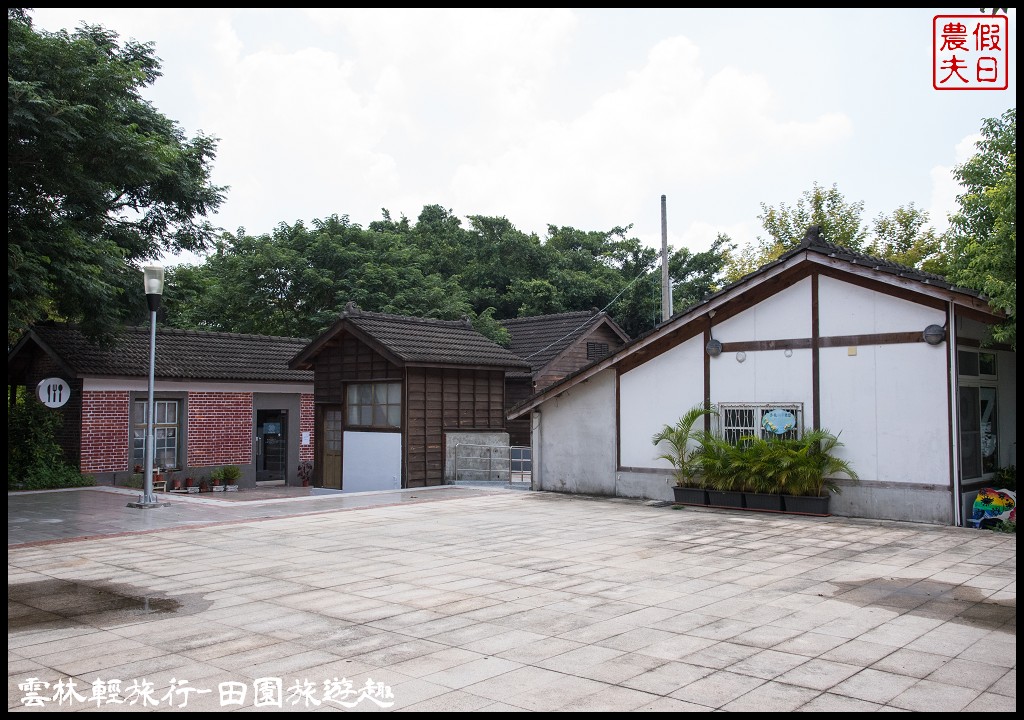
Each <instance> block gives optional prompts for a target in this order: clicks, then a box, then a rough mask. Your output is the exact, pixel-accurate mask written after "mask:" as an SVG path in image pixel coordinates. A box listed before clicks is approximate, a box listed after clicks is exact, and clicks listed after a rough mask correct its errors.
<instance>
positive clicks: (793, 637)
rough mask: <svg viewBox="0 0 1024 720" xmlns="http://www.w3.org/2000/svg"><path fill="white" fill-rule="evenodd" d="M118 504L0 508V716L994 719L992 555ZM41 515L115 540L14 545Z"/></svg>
mask: <svg viewBox="0 0 1024 720" xmlns="http://www.w3.org/2000/svg"><path fill="white" fill-rule="evenodd" d="M431 493H436V494H431ZM412 495H416V496H417V497H416V498H412V497H411V496H412ZM124 501H125V497H124V496H123V495H116V494H114V493H110V492H103V491H97V490H90V491H75V492H67V493H45V494H39V495H34V496H33V495H16V496H15V495H9V496H8V505H9V510H8V512H9V522H8V527H9V536H8V537H9V540H8V541H9V547H8V707H9V708H10V709H12V710H20V711H28V712H38V711H44V710H62V711H67V710H93V711H96V710H102V711H107V710H117V709H127V710H135V711H138V710H143V709H145V710H165V711H166V710H179V709H181V710H217V711H220V710H238V709H241V710H279V709H281V708H278V707H276V706H275V705H274V704H273V703H275V702H278V701H279V702H280V703H281V704H282V705H283V708H284V709H292V710H318V711H320V710H339V709H347V708H349V707H351V708H352V709H355V710H378V709H381V708H380V706H381V705H383V706H385V708H384V709H390V710H410V711H435V710H440V711H444V710H466V711H477V710H484V711H495V710H499V711H500V710H520V709H523V710H584V711H585V710H592V711H601V710H610V711H616V710H624V711H632V710H648V711H652V710H653V711H673V710H680V711H707V710H713V709H721V710H724V711H730V712H743V711H775V712H784V711H792V710H799V711H876V710H889V711H891V710H909V711H919V712H948V711H954V712H960V711H962V712H979V711H981V712H984V711H1009V712H1012V711H1015V710H1016V702H1017V701H1016V667H1017V664H1016V644H1017V643H1016V641H1017V636H1016V536H1015V535H1003V534H997V533H992V532H988V531H978V530H969V529H962V528H947V527H933V526H925V525H912V524H904V523H889V522H868V521H853V520H845V519H838V518H807V517H796V516H787V515H761V514H756V513H743V512H730V511H716V510H705V509H686V510H673V509H672V508H670V507H653V506H649V505H645V504H643V503H641V502H633V501H622V500H608V499H605V500H592V499H586V498H580V497H569V496H560V495H554V494H549V493H521V492H499V491H487V490H480V489H471V488H446V489H443V490H441V491H431V492H423V491H406V492H404V493H391V494H388V495H387V496H374V497H373V498H371V497H370V496H363V500H362V501H360V503H361V505H360V506H357V505H355V504H349V505H345V506H340V507H339V506H329V505H328V503H338V502H341V499H339V498H337V497H324V498H306V499H301V500H299V499H296V500H278V501H257V502H256V503H230V505H231V507H225V505H228V504H229V503H222V504H221V505H210V504H209V503H205V504H204V503H182V504H180V506H179V504H176V505H175V506H174V507H172V508H161V509H158V510H136V511H134V513H135V514H128V515H126V514H125V513H124V512H123V510H122V507H121V506H122V505H123V503H124ZM356 501H357V498H355V497H350V498H349V502H350V503H354V502H356ZM76 502H77V503H78V507H79V508H80V513H81V514H82V515H83V517H79V518H77V519H74V518H73V515H74V513H73V512H72V511H71V510H69V506H70V505H74V504H75V503H76ZM258 503H263V504H258ZM372 503H376V504H372ZM48 505H49V506H52V509H51V511H50V513H51V518H50V519H57V520H61V521H62V522H57V523H50V525H67V524H68V523H69V521H71V520H74V522H73V523H71V524H73V525H74V526H75V527H76V528H77V532H78V533H79V534H81V535H93V536H95V535H101V534H103V533H107V532H121V534H120V535H111V536H108V537H92V538H86V539H73V536H74V533H71V532H68V533H64V534H61V533H53V536H54V538H53V539H46V538H42V537H39V535H38V533H37V532H36V528H37V526H38V525H40V524H42V525H46V523H43V522H41V521H42V520H45V519H46V516H47V511H46V507H47V506H48ZM168 511H170V512H168ZM245 513H248V515H247V516H246V515H245ZM296 513H298V514H296ZM139 514H141V515H142V516H143V517H142V518H141V519H140V518H139ZM268 516H269V517H268ZM19 518H31V519H32V522H25V521H19V522H12V519H13V520H18V519H19ZM89 518H91V520H90V519H89ZM119 522H120V523H122V526H121V527H120V528H118V527H117V526H118V523H119ZM90 523H91V524H90ZM184 523H189V524H187V525H186V524H184ZM12 527H13V530H12ZM125 530H134V531H137V532H130V533H125V532H124V531H125ZM26 542H27V544H25V543H26ZM69 680H73V681H74V688H73V689H74V692H72V691H71V690H69ZM112 680H120V683H118V684H117V687H116V691H115V686H114V685H112V684H111V681H112ZM97 681H100V682H97ZM186 681H187V682H186ZM278 683H279V685H278ZM278 687H279V688H280V689H279V690H278V689H276V688H278ZM243 688H244V689H245V696H244V698H241V699H239V700H238V704H230V703H231V701H233V700H235V699H238V696H237V695H236V696H232V695H230V694H225V695H224V696H222V695H221V692H222V691H224V692H225V693H229V692H230V691H232V690H234V691H240V690H241V689H243ZM257 688H259V689H260V691H261V692H259V693H257V692H256V689H257ZM147 690H148V692H147ZM146 697H149V698H150V699H151V700H150V704H149V705H147V706H145V707H143V703H145V702H146V700H145V698H146ZM36 698H39V699H38V700H37V699H36ZM52 698H57V699H52ZM119 700H121V701H123V702H122V703H118V701H119ZM133 701H134V703H135V704H134V705H132V704H131V703H132V702H133ZM186 702H187V705H186V707H184V708H180V706H181V705H182V704H184V703H186ZM152 703H156V705H155V706H154V705H153V704H152Z"/></svg>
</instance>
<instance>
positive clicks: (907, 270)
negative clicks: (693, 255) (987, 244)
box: [630, 225, 985, 344]
mask: <svg viewBox="0 0 1024 720" xmlns="http://www.w3.org/2000/svg"><path fill="white" fill-rule="evenodd" d="M808 251H809V252H814V253H818V254H820V255H825V256H827V257H834V258H837V259H839V260H843V261H845V262H847V263H850V264H851V265H859V266H860V267H864V268H867V269H869V270H874V271H875V272H882V273H888V274H890V275H893V276H895V277H902V278H907V279H909V280H916V281H917V282H920V283H924V284H925V285H932V286H934V287H939V288H943V289H946V290H952V291H954V292H957V293H961V294H963V295H969V296H972V297H976V298H982V299H984V298H985V296H984V295H983V294H982V293H980V292H978V291H977V290H973V289H971V288H966V287H963V286H960V285H955V284H954V283H951V282H950V281H949V280H947V279H946V278H944V277H942V276H941V275H936V274H935V273H929V272H925V271H924V270H918V269H916V268H912V267H910V266H908V265H901V264H899V263H897V262H893V261H892V260H885V259H883V258H878V257H874V256H872V255H868V254H867V253H862V252H860V251H857V250H851V249H849V248H846V247H843V246H842V245H836V244H835V243H831V242H828V241H827V240H824V239H822V237H821V229H820V228H819V227H818V226H817V225H811V226H810V227H809V228H807V232H806V233H805V234H804V239H803V240H801V241H800V244H799V245H796V246H794V247H792V248H790V249H789V250H787V251H786V252H784V253H783V254H782V255H780V256H779V258H778V259H777V260H773V261H772V262H770V263H766V264H764V265H762V266H761V267H759V268H757V269H756V270H754V271H753V272H751V273H748V274H746V275H744V276H743V277H741V278H740V279H739V280H736V281H734V282H732V283H729V284H728V285H726V286H725V287H723V288H722V289H720V290H717V291H715V292H713V293H711V294H710V295H708V296H707V297H705V298H704V299H703V300H700V301H699V302H696V303H694V304H693V305H690V306H689V307H687V308H684V309H683V310H680V311H679V312H677V313H675V314H674V315H673V316H672V317H671V318H669V320H668V321H667V322H671V321H673V320H675V319H676V318H678V317H682V316H683V315H687V314H689V313H691V312H693V311H694V310H695V309H697V308H699V307H700V306H701V305H706V304H707V303H709V302H711V301H712V300H714V299H715V298H717V297H720V296H722V295H725V294H726V293H729V292H732V290H733V289H734V288H736V287H737V286H739V285H743V284H745V283H746V282H748V281H749V280H751V279H753V278H756V277H758V276H759V275H763V274H764V273H766V272H767V271H768V270H771V269H772V268H774V267H775V266H776V265H781V264H783V263H785V262H786V261H787V260H789V259H790V258H792V257H793V256H795V255H799V254H800V253H803V252H808ZM662 325H664V323H661V324H659V325H658V326H657V327H655V328H654V329H653V330H648V331H647V332H646V333H644V334H643V335H641V336H640V337H637V338H634V339H633V342H636V341H639V340H642V339H644V338H645V337H647V336H648V335H650V334H652V333H654V332H657V331H658V330H659V329H660V328H661V326H662ZM630 344H632V343H630Z"/></svg>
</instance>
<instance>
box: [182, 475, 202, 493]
mask: <svg viewBox="0 0 1024 720" xmlns="http://www.w3.org/2000/svg"><path fill="white" fill-rule="evenodd" d="M200 482H201V480H196V479H195V478H194V477H187V478H185V492H187V493H188V494H189V495H194V494H195V493H198V492H199V483H200Z"/></svg>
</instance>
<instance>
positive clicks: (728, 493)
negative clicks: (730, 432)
mask: <svg viewBox="0 0 1024 720" xmlns="http://www.w3.org/2000/svg"><path fill="white" fill-rule="evenodd" d="M746 450H747V448H746V445H745V444H744V443H743V442H742V441H741V442H740V443H738V444H733V443H731V442H729V441H728V440H725V439H723V438H719V437H715V436H713V435H711V434H710V433H705V434H704V436H703V437H702V438H701V441H700V447H699V449H698V450H697V453H696V455H695V456H694V461H695V462H696V463H697V464H698V466H699V467H700V470H701V473H702V475H703V476H704V481H705V483H706V484H707V488H708V503H709V504H710V505H711V506H712V507H724V508H742V507H744V504H743V491H744V489H745V487H746V485H747V483H748V481H749V476H750V472H749V467H748V463H749V459H748V457H747V451H746Z"/></svg>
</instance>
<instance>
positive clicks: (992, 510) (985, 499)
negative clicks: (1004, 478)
mask: <svg viewBox="0 0 1024 720" xmlns="http://www.w3.org/2000/svg"><path fill="white" fill-rule="evenodd" d="M1006 520H1012V521H1013V522H1017V493H1016V492H1014V491H1013V490H1006V489H1002V490H996V489H995V488H982V489H981V490H979V491H978V497H976V498H974V514H973V515H972V517H971V523H972V524H973V525H974V527H976V528H985V527H991V526H992V525H995V524H996V523H1000V522H1003V521H1006Z"/></svg>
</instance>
